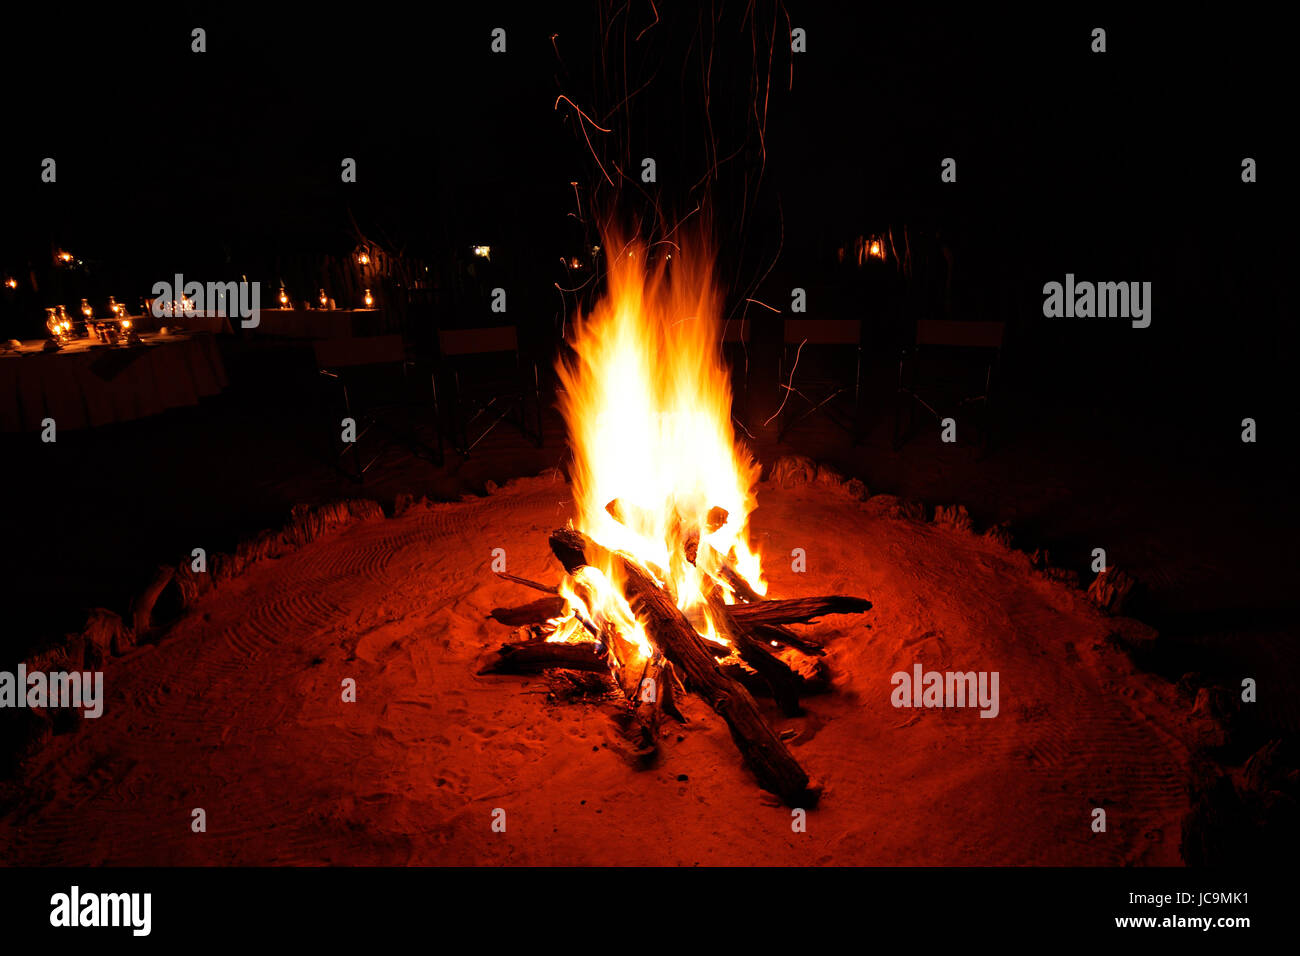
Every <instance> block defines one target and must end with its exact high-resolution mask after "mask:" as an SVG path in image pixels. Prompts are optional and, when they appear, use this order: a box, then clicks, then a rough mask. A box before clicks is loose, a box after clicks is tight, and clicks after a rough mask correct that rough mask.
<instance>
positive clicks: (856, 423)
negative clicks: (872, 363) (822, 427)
mask: <svg viewBox="0 0 1300 956" xmlns="http://www.w3.org/2000/svg"><path fill="white" fill-rule="evenodd" d="M861 441H862V346H861V345H859V346H858V363H857V368H856V369H855V370H854V373H853V444H854V445H856V444H858V443H859V442H861Z"/></svg>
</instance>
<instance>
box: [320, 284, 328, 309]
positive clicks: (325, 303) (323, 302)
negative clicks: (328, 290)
mask: <svg viewBox="0 0 1300 956" xmlns="http://www.w3.org/2000/svg"><path fill="white" fill-rule="evenodd" d="M329 304H330V300H329V296H327V295H326V294H325V290H324V289H321V290H320V307H321V308H322V309H323V308H325V307H326V306H328V305H329Z"/></svg>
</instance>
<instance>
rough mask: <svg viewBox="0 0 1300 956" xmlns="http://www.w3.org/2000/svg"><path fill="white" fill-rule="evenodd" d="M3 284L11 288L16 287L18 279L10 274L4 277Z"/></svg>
mask: <svg viewBox="0 0 1300 956" xmlns="http://www.w3.org/2000/svg"><path fill="white" fill-rule="evenodd" d="M5 285H7V286H8V287H9V288H11V289H16V288H18V280H17V279H15V278H14V277H13V276H10V277H9V278H7V279H5Z"/></svg>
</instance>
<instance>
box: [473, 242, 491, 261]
mask: <svg viewBox="0 0 1300 956" xmlns="http://www.w3.org/2000/svg"><path fill="white" fill-rule="evenodd" d="M472 249H473V251H474V255H476V256H478V257H479V258H480V259H487V260H488V261H489V262H491V261H492V247H491V246H473V247H472Z"/></svg>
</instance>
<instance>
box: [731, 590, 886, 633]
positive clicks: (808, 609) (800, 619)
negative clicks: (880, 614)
mask: <svg viewBox="0 0 1300 956" xmlns="http://www.w3.org/2000/svg"><path fill="white" fill-rule="evenodd" d="M727 610H728V612H729V613H730V614H731V617H732V619H733V620H735V621H736V622H737V623H741V624H744V625H746V626H750V627H752V626H754V625H757V624H811V623H812V622H813V620H814V619H815V618H818V617H821V616H822V615H823V614H860V613H862V612H863V611H869V610H871V602H870V601H865V600H863V599H862V598H856V597H846V596H844V595H840V594H830V595H825V596H823V597H806V598H790V599H788V600H784V601H765V600H762V599H759V600H757V601H753V602H751V603H749V604H732V605H730V606H729V607H728V608H727Z"/></svg>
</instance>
